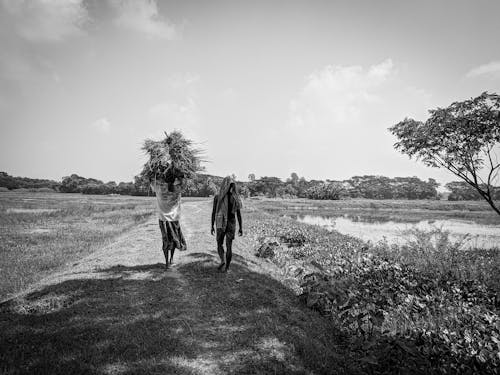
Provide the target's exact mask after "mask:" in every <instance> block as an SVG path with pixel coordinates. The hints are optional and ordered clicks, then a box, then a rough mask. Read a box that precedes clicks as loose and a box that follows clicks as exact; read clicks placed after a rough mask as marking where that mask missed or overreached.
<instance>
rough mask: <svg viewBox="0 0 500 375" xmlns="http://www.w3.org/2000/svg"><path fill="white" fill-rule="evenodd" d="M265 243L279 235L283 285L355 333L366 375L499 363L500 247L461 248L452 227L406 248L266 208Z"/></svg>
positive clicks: (260, 233) (260, 231) (261, 228)
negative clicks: (366, 240)
mask: <svg viewBox="0 0 500 375" xmlns="http://www.w3.org/2000/svg"><path fill="white" fill-rule="evenodd" d="M247 226H249V228H250V229H249V231H250V233H252V234H253V235H254V238H255V240H256V243H257V245H256V246H259V244H260V243H261V242H259V239H262V238H266V236H270V235H272V236H275V237H276V238H280V239H281V241H282V243H283V244H286V243H289V244H292V245H293V246H288V247H276V248H275V250H274V256H273V258H272V262H274V263H275V264H276V265H277V266H278V268H279V270H281V273H282V277H283V279H284V282H285V284H287V285H289V286H290V287H291V288H292V289H293V290H295V291H296V292H297V293H300V294H301V298H303V300H304V302H305V303H306V304H307V305H308V306H309V307H310V308H313V309H315V310H318V311H319V312H320V313H321V314H324V315H325V316H328V317H329V318H330V319H331V320H333V322H334V323H335V325H336V326H337V327H338V328H339V330H340V331H341V332H344V333H345V334H346V335H347V336H348V337H351V340H350V345H351V346H352V348H351V349H352V351H355V352H358V353H359V357H358V358H357V359H355V360H357V365H358V367H359V369H360V372H361V373H380V374H383V373H429V372H430V373H470V374H473V373H484V374H494V373H496V371H497V370H498V367H499V366H500V357H499V355H498V353H499V350H500V318H499V315H498V308H499V306H500V305H499V303H500V298H499V297H500V284H499V283H498V279H499V276H497V275H500V261H499V251H498V249H497V250H491V251H486V250H483V251H482V250H475V251H464V250H461V245H462V242H453V241H451V240H450V239H449V236H448V233H446V232H445V231H442V230H439V229H436V230H435V231H433V232H431V233H427V232H422V231H413V232H412V233H407V238H408V239H409V240H408V242H407V244H406V245H404V246H401V247H397V246H392V247H391V246H389V245H387V244H386V243H383V242H381V243H378V244H376V245H373V246H368V245H366V244H363V243H362V242H361V241H359V240H356V239H353V238H352V237H349V236H343V235H341V234H340V233H337V232H331V233H328V232H325V231H324V230H323V229H321V228H314V227H312V226H308V225H305V224H301V223H297V222H293V221H291V220H288V219H284V218H279V217H273V216H271V215H262V214H260V216H259V219H258V220H257V219H254V220H252V218H250V220H249V223H248V224H247Z"/></svg>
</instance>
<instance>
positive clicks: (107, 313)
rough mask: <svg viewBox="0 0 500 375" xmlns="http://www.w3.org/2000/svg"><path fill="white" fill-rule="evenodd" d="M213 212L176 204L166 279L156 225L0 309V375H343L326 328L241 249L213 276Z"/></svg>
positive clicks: (243, 245) (205, 206) (240, 241)
mask: <svg viewBox="0 0 500 375" xmlns="http://www.w3.org/2000/svg"><path fill="white" fill-rule="evenodd" d="M210 209H211V204H210V202H209V201H197V202H186V203H184V204H183V218H182V221H183V223H182V225H183V230H184V231H185V235H186V240H187V242H188V246H189V249H188V251H187V252H182V253H177V254H176V257H175V261H176V265H175V266H174V267H173V268H171V269H169V270H165V269H164V265H163V254H162V253H161V250H160V248H161V238H160V235H159V229H158V224H157V221H156V218H155V217H152V218H151V220H149V221H148V222H147V223H145V224H141V225H140V226H138V227H136V228H134V229H133V230H131V231H129V232H127V233H125V234H123V235H122V236H121V237H119V238H118V239H117V240H116V241H115V242H114V243H112V244H111V245H108V246H106V247H104V248H102V249H100V250H99V251H97V252H95V253H93V254H91V255H90V256H88V257H86V258H84V259H83V260H80V261H78V262H75V263H74V264H73V265H72V267H70V268H68V269H66V270H65V271H63V272H60V273H58V274H55V275H52V276H51V277H49V278H47V279H44V280H43V281H42V282H41V283H39V284H38V285H37V286H36V287H35V288H33V289H32V290H30V291H27V292H25V293H23V294H21V295H20V296H18V297H17V298H15V299H12V300H10V301H8V302H6V303H3V304H2V305H0V332H2V334H1V335H0V373H6V374H15V373H33V374H35V373H36V374H45V373H50V374H71V373H98V374H155V373H158V374H160V373H161V374H167V373H168V374H221V373H238V374H245V373H247V374H260V373H262V374H269V373H270V374H274V373H278V374H279V373H286V374H294V373H295V374H309V373H311V374H312V373H337V372H339V371H340V368H342V364H341V363H340V362H342V361H343V359H342V356H340V355H339V354H337V353H339V350H338V347H336V345H333V344H332V343H334V342H336V338H335V337H334V335H335V330H334V329H333V326H330V324H331V323H330V322H329V321H328V320H327V319H324V318H321V317H320V316H319V315H318V314H317V313H315V312H314V311H312V310H310V309H308V308H307V307H306V306H304V305H302V304H300V303H299V302H298V301H297V297H296V296H294V295H293V293H291V292H290V291H289V290H288V289H286V288H285V287H284V286H283V285H282V284H281V283H279V282H278V281H277V280H276V279H275V278H273V273H274V272H275V271H276V270H275V269H273V267H274V266H272V265H271V264H270V263H265V262H263V261H261V260H260V259H259V258H256V257H255V256H254V255H253V249H252V247H251V246H250V240H249V239H246V238H245V237H241V238H240V237H238V238H237V240H236V241H235V244H234V250H233V251H234V253H235V254H236V255H235V256H234V257H233V259H234V260H233V264H232V265H231V267H232V269H231V271H230V272H229V273H228V274H222V273H218V272H217V270H216V267H217V264H218V256H217V253H216V248H215V239H214V237H212V236H211V235H210V233H209V232H210V230H209V229H210V228H209V220H210Z"/></svg>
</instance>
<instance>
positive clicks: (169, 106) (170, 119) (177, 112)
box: [148, 98, 199, 129]
mask: <svg viewBox="0 0 500 375" xmlns="http://www.w3.org/2000/svg"><path fill="white" fill-rule="evenodd" d="M148 117H149V119H150V120H152V121H153V122H155V123H157V124H159V125H161V126H162V128H164V129H173V128H175V129H178V128H185V127H191V126H194V125H197V124H198V122H199V111H198V107H197V105H196V102H195V101H194V99H192V98H187V99H186V101H185V102H183V103H176V102H162V103H158V104H155V105H153V106H152V107H151V108H149V110H148Z"/></svg>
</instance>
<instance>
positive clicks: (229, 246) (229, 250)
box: [210, 183, 243, 272]
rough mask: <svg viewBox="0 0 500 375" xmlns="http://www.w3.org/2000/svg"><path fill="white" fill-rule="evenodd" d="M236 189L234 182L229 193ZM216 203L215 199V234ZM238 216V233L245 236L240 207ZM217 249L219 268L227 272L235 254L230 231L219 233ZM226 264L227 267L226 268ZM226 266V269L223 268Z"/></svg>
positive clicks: (213, 231)
mask: <svg viewBox="0 0 500 375" xmlns="http://www.w3.org/2000/svg"><path fill="white" fill-rule="evenodd" d="M234 191H235V187H234V183H232V184H231V185H230V187H229V192H228V194H233V193H234ZM216 207H217V205H216V203H215V201H214V206H213V209H212V226H211V230H210V233H211V234H212V235H214V234H215V229H214V223H215V213H216ZM236 217H237V219H238V225H239V229H238V235H239V236H243V225H242V219H241V212H240V210H239V209H237V210H236ZM224 237H226V251H225V257H224V248H223V245H222V243H223V239H224ZM217 251H218V253H219V257H220V259H221V263H220V265H219V267H218V269H219V270H221V271H223V272H227V270H228V269H229V265H230V263H231V259H232V255H233V236H232V235H229V234H228V233H219V232H218V233H217ZM224 266H225V268H224ZM223 268H224V269H223Z"/></svg>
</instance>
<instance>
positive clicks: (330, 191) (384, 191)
mask: <svg viewBox="0 0 500 375" xmlns="http://www.w3.org/2000/svg"><path fill="white" fill-rule="evenodd" d="M248 180H249V181H245V182H239V183H238V186H239V189H240V194H241V195H243V196H244V197H254V196H262V197H269V198H308V199H332V200H336V199H345V198H367V199H439V198H440V196H439V194H438V192H437V187H438V186H439V184H438V183H437V182H436V181H435V180H434V179H432V178H431V179H428V180H427V181H423V180H421V179H419V178H417V177H395V178H389V177H385V176H370V175H369V176H354V177H351V178H350V179H348V180H343V181H334V180H326V181H323V180H309V181H308V180H306V179H305V178H304V177H299V176H298V175H297V173H292V174H291V175H290V177H289V178H287V179H286V180H285V181H283V180H282V179H280V178H278V177H272V176H264V177H261V178H256V177H255V175H254V174H250V175H249V176H248ZM221 181H222V177H219V176H212V175H208V174H197V175H196V176H195V177H194V178H193V179H189V180H186V182H185V186H184V191H183V195H185V196H191V197H208V196H213V195H214V194H216V193H217V191H218V189H219V186H220V183H221ZM1 187H3V188H4V189H9V190H14V189H16V190H18V189H24V190H31V191H57V192H61V193H81V194H97V195H102V194H119V195H135V196H147V195H152V193H151V191H150V190H149V183H148V181H145V180H143V179H142V178H141V177H140V176H136V177H135V178H134V181H133V182H119V183H116V182H114V181H109V182H103V181H101V180H97V179H94V178H85V177H82V176H79V175H77V174H72V175H70V176H66V177H63V178H62V180H61V181H60V182H58V181H54V180H47V179H32V178H27V177H13V176H10V175H9V174H7V173H6V172H0V188H1ZM445 187H446V188H447V189H448V190H449V191H450V193H449V194H448V197H447V199H448V200H480V199H482V197H481V195H480V194H479V193H478V192H477V190H475V189H474V188H472V187H471V186H470V185H468V184H467V183H465V182H461V181H455V182H450V183H448V184H446V185H445ZM493 196H494V198H495V199H500V187H497V188H494V189H493Z"/></svg>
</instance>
